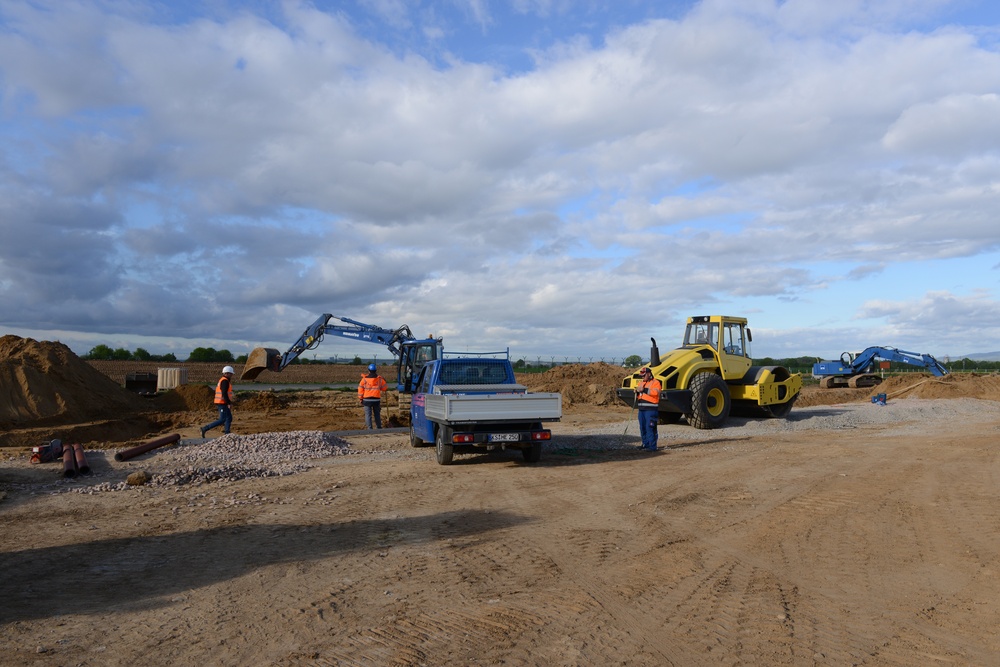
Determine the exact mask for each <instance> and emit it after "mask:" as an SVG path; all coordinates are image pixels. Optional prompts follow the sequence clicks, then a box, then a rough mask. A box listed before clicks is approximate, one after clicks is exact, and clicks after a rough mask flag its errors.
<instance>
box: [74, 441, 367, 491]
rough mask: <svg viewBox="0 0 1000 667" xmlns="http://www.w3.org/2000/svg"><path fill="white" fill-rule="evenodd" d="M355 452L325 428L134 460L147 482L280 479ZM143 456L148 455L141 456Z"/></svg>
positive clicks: (189, 444)
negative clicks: (319, 460) (145, 474)
mask: <svg viewBox="0 0 1000 667" xmlns="http://www.w3.org/2000/svg"><path fill="white" fill-rule="evenodd" d="M349 453H351V449H350V445H349V443H348V442H347V441H346V440H343V439H341V438H338V437H337V436H334V435H331V434H329V433H324V432H322V431H286V432H282V433H256V434H253V435H237V434H235V433H230V434H228V435H223V436H220V437H218V438H215V439H213V440H207V441H181V442H180V443H178V444H176V445H173V446H166V447H163V448H160V449H155V450H153V451H152V452H150V454H152V456H150V458H149V459H148V460H139V461H136V459H130V460H129V462H135V463H138V464H140V465H139V466H136V465H135V463H133V465H132V466H131V467H133V468H134V467H141V468H142V469H143V470H145V471H146V472H147V473H148V476H149V480H148V481H147V482H145V484H144V485H145V486H152V487H165V486H184V485H189V484H206V483H209V482H218V481H228V482H233V481H236V480H240V479H249V478H256V477H280V476H284V475H292V474H294V473H297V472H303V471H305V470H308V469H310V468H312V467H313V464H312V463H310V460H315V459H323V458H329V457H332V456H343V455H346V454H349ZM141 456H147V454H143V455H141ZM128 488H134V487H132V486H131V485H130V484H129V483H128V482H127V481H120V482H101V483H99V484H95V485H92V486H87V487H80V488H74V489H72V491H73V492H75V493H93V492H95V491H123V490H125V489H128Z"/></svg>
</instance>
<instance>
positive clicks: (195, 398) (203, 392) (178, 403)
mask: <svg viewBox="0 0 1000 667" xmlns="http://www.w3.org/2000/svg"><path fill="white" fill-rule="evenodd" d="M214 397H215V390H214V389H212V388H210V387H206V386H205V385H203V384H182V385H180V386H179V387H174V388H173V389H171V390H170V391H167V392H164V393H162V394H160V395H159V396H157V397H156V402H155V404H154V407H156V409H158V410H163V411H164V412H194V411H200V410H206V409H208V408H211V407H212V399H213V398H214Z"/></svg>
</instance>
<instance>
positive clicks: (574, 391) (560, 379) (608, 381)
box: [517, 363, 628, 405]
mask: <svg viewBox="0 0 1000 667" xmlns="http://www.w3.org/2000/svg"><path fill="white" fill-rule="evenodd" d="M627 374H628V370H627V369H624V368H622V367H621V366H613V365H611V364H606V363H596V364H566V365H564V366H556V367H554V368H550V369H549V370H547V371H545V372H544V373H537V374H536V373H520V374H518V375H517V380H518V382H520V383H521V384H523V385H525V386H526V387H528V389H530V390H531V391H554V392H560V393H561V394H562V395H563V404H564V405H612V404H614V403H616V402H617V400H618V399H617V397H616V396H615V389H617V388H618V387H620V386H621V382H622V378H624V377H625V376H626V375H627Z"/></svg>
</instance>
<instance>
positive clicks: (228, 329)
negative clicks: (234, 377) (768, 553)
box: [0, 0, 1000, 359]
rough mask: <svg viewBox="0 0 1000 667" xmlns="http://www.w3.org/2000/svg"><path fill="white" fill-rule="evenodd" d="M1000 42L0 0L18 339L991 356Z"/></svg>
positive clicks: (326, 6)
mask: <svg viewBox="0 0 1000 667" xmlns="http://www.w3.org/2000/svg"><path fill="white" fill-rule="evenodd" d="M998 38H1000V7H998V5H997V3H994V2H988V1H986V0H968V1H966V0H952V1H948V0H881V1H878V2H875V1H865V0H853V1H849V0H845V1H844V2H837V3H830V2H826V1H825V0H786V1H784V2H776V1H775V0H704V1H701V2H680V1H676V2H657V3H652V2H631V1H629V0H618V1H615V2H612V1H607V2H604V1H602V0H593V1H587V0H582V1H579V2H570V1H569V0H507V1H499V0H452V1H446V2H420V1H409V2H407V1H403V0H356V1H352V2H313V3H307V2H264V1H257V2H232V1H228V0H212V1H208V2H186V3H185V2H145V3H143V2H122V1H119V0H107V1H104V2H98V1H92V2H74V1H72V0H60V1H58V2H55V1H52V2H49V1H45V0H34V1H32V2H19V1H17V0H3V1H2V2H0V334H5V333H12V334H16V335H21V336H30V337H33V338H37V339H41V340H61V341H62V342H64V343H66V344H68V345H69V346H70V347H71V348H73V349H74V350H75V351H77V352H78V353H81V354H82V353H86V352H87V351H88V350H89V349H90V348H92V347H93V346H94V345H97V344H99V343H106V344H111V345H113V346H124V347H126V348H128V349H135V348H136V347H144V348H146V349H147V350H150V351H151V352H155V353H163V352H168V351H170V352H174V353H176V354H178V355H179V356H181V357H183V356H186V354H187V353H188V352H189V351H190V350H191V349H193V348H194V347H197V346H212V347H216V348H226V349H229V350H231V351H233V352H234V353H235V354H241V353H245V352H247V351H249V349H250V348H252V347H254V346H257V345H261V344H264V345H269V346H273V347H278V348H281V349H285V348H287V347H288V346H289V345H290V344H291V343H292V342H293V341H294V340H295V339H296V338H298V336H299V334H300V333H301V332H302V330H303V329H304V328H305V327H306V326H307V325H308V324H310V323H311V322H313V320H315V319H316V317H318V316H319V315H320V314H321V313H324V312H330V313H334V314H337V315H343V316H346V317H350V318H352V319H356V320H360V321H363V322H370V323H372V324H377V325H380V326H385V327H396V326H399V325H402V324H408V325H409V326H410V327H411V328H412V329H413V330H414V331H415V332H417V333H418V334H420V335H423V334H426V333H434V334H435V335H442V336H444V338H445V345H446V348H449V347H450V348H452V349H456V350H466V349H471V350H484V349H489V350H492V349H503V348H506V347H510V348H511V350H512V352H513V354H514V355H515V356H523V357H526V358H535V357H542V358H549V357H551V356H555V357H557V358H563V357H570V358H577V357H582V358H584V359H589V358H596V359H600V358H604V359H613V358H619V359H620V358H621V357H623V356H625V355H629V354H641V355H646V354H647V353H648V348H649V338H650V337H651V336H652V337H655V338H656V339H657V341H658V342H659V344H660V346H661V348H663V347H669V346H672V345H674V344H677V343H678V342H679V339H680V337H681V334H682V332H683V324H684V320H685V318H686V317H687V316H689V315H702V314H714V313H723V314H730V315H744V316H746V317H748V318H749V319H750V322H751V327H752V328H753V330H754V341H755V342H754V347H753V353H754V354H755V356H774V357H785V356H798V355H818V356H823V357H826V358H837V357H839V355H840V353H841V352H843V351H847V350H859V349H862V348H864V347H867V346H869V345H888V346H893V347H899V348H902V349H906V350H911V351H916V352H926V353H930V354H933V355H935V356H938V357H939V358H946V357H956V356H959V355H963V354H970V353H976V352H989V351H994V350H1000V302H998V277H1000V224H998V220H997V217H998V211H1000V39H998ZM371 347H374V346H367V348H371ZM355 352H356V353H360V354H365V355H369V354H373V353H375V352H379V350H377V349H366V346H362V347H361V348H358V344H356V343H355V344H352V343H349V342H348V341H343V340H340V339H333V338H329V339H327V341H326V342H325V343H324V345H323V347H322V348H321V349H319V350H317V351H316V354H317V356H320V357H322V356H333V355H335V354H336V355H344V354H354V353H355Z"/></svg>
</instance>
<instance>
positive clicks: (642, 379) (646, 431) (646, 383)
mask: <svg viewBox="0 0 1000 667" xmlns="http://www.w3.org/2000/svg"><path fill="white" fill-rule="evenodd" d="M661 389H662V386H661V385H660V381H659V380H657V379H655V378H654V377H653V371H651V370H649V368H648V367H643V368H641V369H640V370H639V384H637V385H636V387H635V398H636V406H635V407H636V412H638V413H639V435H640V436H642V446H641V449H644V450H646V451H648V452H655V451H656V441H657V439H658V437H659V434H658V433H657V432H656V424H657V422H659V421H660V410H659V407H658V406H659V404H660V390H661Z"/></svg>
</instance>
